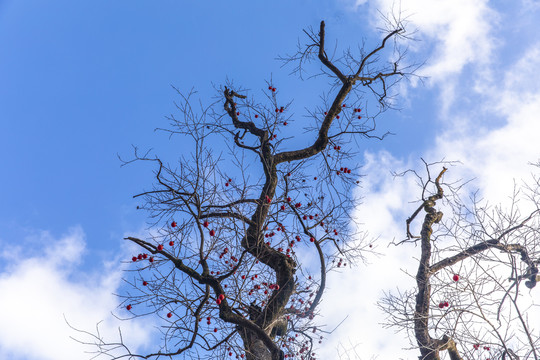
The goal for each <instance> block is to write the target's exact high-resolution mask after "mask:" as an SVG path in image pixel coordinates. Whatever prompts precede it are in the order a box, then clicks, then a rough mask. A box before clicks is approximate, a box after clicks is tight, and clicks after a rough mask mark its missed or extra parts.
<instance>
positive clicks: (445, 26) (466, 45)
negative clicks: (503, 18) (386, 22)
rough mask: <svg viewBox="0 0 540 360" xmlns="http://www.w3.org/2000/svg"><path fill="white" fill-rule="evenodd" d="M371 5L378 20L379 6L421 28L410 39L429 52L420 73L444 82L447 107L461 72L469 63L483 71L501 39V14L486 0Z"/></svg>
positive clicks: (388, 0)
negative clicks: (498, 32)
mask: <svg viewBox="0 0 540 360" xmlns="http://www.w3.org/2000/svg"><path fill="white" fill-rule="evenodd" d="M369 5H371V6H370V11H371V13H372V14H373V15H372V19H374V20H375V21H376V22H378V23H377V24H376V25H378V26H381V23H380V22H381V21H382V19H381V17H380V16H379V15H378V11H381V13H383V14H388V17H390V18H391V17H392V16H391V15H390V14H394V15H396V16H399V17H400V18H401V19H404V20H406V21H407V22H408V23H409V24H410V25H411V26H410V28H411V29H418V33H416V35H415V37H417V38H418V40H421V41H420V42H417V43H414V42H412V43H410V44H409V45H410V46H411V49H412V50H415V51H421V53H422V56H426V54H427V62H426V65H425V66H424V67H422V68H421V69H420V70H419V72H418V73H417V74H418V75H421V76H426V77H428V79H429V80H428V84H430V85H436V86H440V91H441V92H440V94H439V99H440V102H441V104H442V106H441V110H442V112H443V113H446V111H448V109H449V108H450V106H451V105H452V103H453V102H454V99H455V96H456V91H457V90H456V87H457V86H458V80H459V78H458V76H459V75H460V74H461V73H462V72H463V70H464V69H465V67H466V66H468V65H472V66H474V68H475V71H477V72H482V71H481V69H482V68H485V67H486V66H487V65H488V64H489V63H490V61H491V59H492V52H493V50H494V48H495V47H496V45H497V40H496V38H495V37H494V36H493V27H494V26H496V25H497V23H498V22H499V21H500V20H499V16H498V14H497V12H495V11H493V10H492V9H491V8H490V7H489V4H488V0H479V1H470V0H455V1H445V0H407V1H396V0H377V1H374V2H372V3H369ZM482 74H483V75H484V76H489V73H486V72H482ZM413 84H416V82H413Z"/></svg>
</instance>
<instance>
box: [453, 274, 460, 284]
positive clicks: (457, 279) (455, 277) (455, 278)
mask: <svg viewBox="0 0 540 360" xmlns="http://www.w3.org/2000/svg"><path fill="white" fill-rule="evenodd" d="M452 279H453V280H454V281H456V282H457V281H459V275H458V274H454V276H453V277H452Z"/></svg>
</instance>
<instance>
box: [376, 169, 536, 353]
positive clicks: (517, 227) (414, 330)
mask: <svg viewBox="0 0 540 360" xmlns="http://www.w3.org/2000/svg"><path fill="white" fill-rule="evenodd" d="M437 164H440V163H435V164H427V163H425V165H426V169H427V179H423V178H422V177H421V176H420V175H418V174H417V173H416V172H414V171H412V172H413V173H414V174H415V175H416V176H417V178H418V179H419V180H420V186H421V188H422V196H421V201H420V206H419V207H418V208H417V209H416V210H415V211H414V212H413V214H412V215H411V216H410V217H409V218H408V219H407V221H406V225H407V238H406V239H405V240H403V241H401V242H399V243H398V244H396V245H399V246H405V245H408V244H410V243H414V244H415V245H416V244H417V243H418V242H420V257H419V259H418V272H417V273H416V275H415V279H416V284H417V287H416V289H414V290H411V291H406V292H401V293H399V294H397V295H394V294H387V296H386V297H385V298H384V299H383V300H382V301H381V302H380V306H381V308H382V309H383V310H385V311H386V312H387V313H388V315H389V318H388V323H387V325H389V326H392V327H397V328H398V329H401V330H405V331H407V333H408V334H409V339H410V340H411V343H414V342H415V343H416V345H417V347H418V349H419V350H420V354H421V356H420V359H423V360H436V359H440V358H441V353H445V352H447V353H448V356H449V357H450V359H452V360H458V359H538V356H539V354H540V351H539V348H540V333H539V332H538V328H537V327H536V328H535V327H534V326H532V324H531V323H530V322H529V319H528V316H527V309H528V308H530V306H532V302H531V298H530V296H524V294H523V293H524V291H525V292H530V291H533V289H534V288H535V286H536V282H537V281H539V280H540V279H539V278H538V265H539V264H540V237H539V235H540V232H539V230H540V227H539V225H540V224H539V221H540V178H535V179H534V186H526V187H524V188H522V189H520V190H517V189H515V191H514V195H513V198H512V199H511V205H510V207H509V208H508V210H507V209H505V208H503V207H502V206H498V207H495V208H491V207H488V206H481V205H480V204H481V201H480V200H479V199H477V198H476V196H473V197H472V199H471V203H472V208H471V207H468V206H466V205H465V202H464V201H462V200H461V199H460V197H459V192H460V191H459V190H460V189H461V186H456V184H455V183H454V184H449V183H443V181H442V179H443V175H444V174H445V172H446V171H447V168H445V167H443V168H442V170H441V171H440V172H439V174H438V175H437V177H436V178H435V179H433V178H432V177H431V175H430V169H431V168H433V167H434V166H435V165H437ZM446 166H448V165H446ZM405 173H407V172H405ZM405 173H403V174H400V175H404V174H405ZM432 188H433V190H434V192H432V193H429V191H430V190H431V189H432ZM433 190H431V191H433ZM523 198H524V199H523ZM520 200H521V202H520ZM524 200H525V201H527V202H528V204H527V203H526V202H524ZM438 202H442V205H440V206H439V207H441V206H444V207H446V208H448V211H450V215H446V216H444V215H443V212H442V211H440V210H437V209H436V205H438ZM518 203H519V206H518ZM422 210H423V211H424V212H425V216H424V221H423V222H422V226H421V230H420V235H419V236H415V235H413V234H412V233H411V230H410V225H411V223H412V222H413V221H414V219H415V218H416V217H417V216H418V215H419V214H420V213H421V212H422ZM520 210H521V211H520ZM522 212H525V213H524V214H522ZM443 217H446V218H448V219H447V220H446V221H443ZM523 282H524V284H525V288H523V286H522V283H523ZM535 290H536V289H535ZM529 295H530V294H529ZM534 323H535V322H534V320H533V324H534ZM537 324H538V322H537V321H536V325H537Z"/></svg>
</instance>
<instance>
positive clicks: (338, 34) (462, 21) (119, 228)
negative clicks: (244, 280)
mask: <svg viewBox="0 0 540 360" xmlns="http://www.w3.org/2000/svg"><path fill="white" fill-rule="evenodd" d="M391 6H392V1H387V0H376V1H357V2H355V1H349V0H338V1H330V0H328V1H307V0H300V1H295V2H288V1H274V2H272V3H271V5H269V3H266V2H257V1H236V2H217V1H208V2H180V1H160V2H142V1H114V2H110V1H83V0H80V1H48V2H45V1H9V0H4V1H0V153H1V154H3V157H2V160H0V166H1V168H2V173H1V179H2V180H1V184H2V186H0V198H1V199H2V200H1V203H0V248H1V249H2V250H0V258H2V262H1V265H0V271H1V273H0V284H1V285H2V286H1V287H2V288H4V289H6V290H7V291H0V303H2V302H4V301H5V303H6V304H9V305H10V306H14V307H16V311H10V312H9V314H8V313H7V312H6V311H5V309H6V306H0V321H1V322H2V323H6V322H7V323H8V324H10V326H7V327H3V328H4V329H6V328H8V327H10V328H12V329H14V330H13V331H11V333H10V334H4V333H3V330H0V357H3V358H7V357H6V356H7V355H6V354H9V358H11V359H15V360H17V359H31V360H33V359H60V358H59V357H58V354H56V353H55V350H56V349H57V348H56V349H55V346H58V345H60V346H62V348H65V349H66V355H65V356H66V357H65V359H73V358H81V359H82V358H83V355H82V350H81V348H80V347H79V346H76V344H72V343H71V342H70V340H69V339H67V340H66V336H65V335H66V334H69V332H68V331H67V330H65V329H64V328H65V324H64V322H63V319H62V318H61V314H66V316H68V318H73V319H74V321H78V323H79V324H81V326H82V327H86V328H88V329H90V328H91V327H92V326H93V324H95V323H97V322H98V321H100V320H104V319H106V321H105V324H106V327H109V330H110V331H111V332H112V331H114V328H115V326H117V323H115V322H114V320H113V319H111V318H110V311H112V310H114V309H115V307H116V305H117V303H118V300H117V299H116V298H114V297H113V296H112V295H110V294H111V293H112V292H115V291H116V290H117V289H118V288H119V286H120V284H121V282H120V280H119V279H120V277H121V271H120V270H121V269H122V266H121V264H120V261H121V260H122V259H126V258H129V257H128V254H130V251H131V250H130V248H129V246H128V245H127V244H125V243H124V241H123V240H122V238H123V237H124V236H125V235H127V234H131V235H133V234H135V235H136V234H141V236H143V234H144V229H145V226H146V224H145V214H143V213H140V212H137V211H136V210H135V207H136V205H137V202H136V201H135V200H133V199H132V196H133V195H134V194H136V193H138V192H141V191H142V190H143V189H145V188H148V187H149V186H150V184H151V181H152V175H151V171H150V170H151V169H150V168H149V167H146V166H141V165H133V166H127V167H122V168H121V167H120V161H119V160H118V158H117V154H119V155H121V156H122V157H125V158H129V157H130V156H131V155H132V148H131V145H132V144H134V145H137V146H139V147H140V148H141V149H149V148H153V149H154V152H155V153H158V154H160V155H163V156H164V157H166V158H168V159H171V160H172V159H174V158H175V157H176V156H177V155H180V154H181V153H182V152H185V151H186V150H187V149H185V147H183V145H182V143H181V142H175V141H174V140H173V141H169V140H168V137H167V135H165V134H163V133H159V132H154V129H155V128H156V127H165V126H166V125H167V121H166V119H165V116H167V115H169V114H171V113H174V112H175V108H174V103H173V102H174V101H175V100H176V101H177V100H179V99H178V96H177V95H176V93H175V91H174V90H173V89H172V88H171V85H174V86H176V87H178V88H179V89H180V90H182V91H189V90H190V89H191V88H193V87H194V88H195V89H196V90H198V91H199V96H200V98H201V99H202V100H203V101H205V102H206V103H207V104H208V103H210V102H211V101H213V96H215V92H214V90H213V84H215V85H221V84H223V83H225V81H226V80H227V79H231V80H234V82H235V84H238V85H240V86H242V87H244V88H247V89H250V90H251V91H252V92H253V93H254V94H255V95H257V94H259V95H257V96H260V94H261V90H262V89H264V87H265V84H266V82H265V81H267V80H269V79H270V77H272V79H273V81H274V83H275V84H277V85H278V87H279V89H280V96H281V97H282V98H283V99H287V100H294V106H295V113H296V114H298V116H301V114H302V111H303V108H304V107H308V108H313V107H316V106H318V105H320V101H319V98H318V96H319V94H320V90H321V88H323V87H324V81H312V82H301V81H299V80H298V79H297V78H295V77H294V76H290V75H289V73H290V70H291V68H290V67H285V68H281V63H280V62H279V61H277V60H276V57H278V56H279V55H285V54H287V53H292V52H294V50H295V47H296V44H297V40H298V39H303V37H302V36H303V33H302V29H304V28H307V27H309V26H313V27H317V26H318V23H319V21H320V20H323V19H324V20H325V21H326V26H327V32H328V36H329V38H330V39H332V41H334V40H335V39H336V38H337V39H338V47H339V48H344V47H348V46H351V47H355V46H356V45H357V44H360V43H361V42H362V40H363V39H365V40H366V42H367V43H368V44H373V43H375V42H376V41H377V40H378V39H379V38H380V34H379V33H378V32H377V31H374V29H375V28H376V27H377V26H380V25H381V23H380V17H379V16H378V15H377V10H380V11H381V12H383V13H387V12H388V11H389V9H390V8H391ZM401 6H402V9H403V14H404V15H406V16H408V19H409V22H410V26H411V29H413V28H416V29H418V32H417V34H416V37H417V38H418V39H419V40H420V41H418V42H414V43H411V44H410V59H411V61H413V62H414V61H424V60H425V61H426V65H425V66H424V67H423V68H422V70H421V72H420V74H421V75H424V76H426V77H427V78H426V80H425V81H424V82H423V83H420V82H418V81H412V82H403V83H401V85H400V86H401V87H400V90H401V91H400V92H401V94H402V96H401V97H400V98H398V99H397V100H398V106H399V107H400V108H401V111H390V112H388V113H386V114H385V115H384V116H383V117H381V118H380V119H379V122H378V128H379V129H381V133H383V132H384V131H386V130H389V131H392V132H393V133H395V134H396V135H394V136H392V137H389V138H387V139H385V140H384V141H383V142H378V141H375V140H371V141H363V142H362V143H361V146H362V148H361V149H359V152H360V154H359V156H358V158H357V159H356V160H357V162H358V163H361V164H365V166H366V167H365V169H364V170H363V171H362V172H363V173H364V174H368V176H367V177H366V178H365V183H364V187H363V191H365V192H364V193H363V194H362V195H364V196H366V198H365V201H364V204H365V205H364V206H365V207H364V209H369V210H370V211H367V212H363V211H365V210H362V209H358V213H359V215H358V216H359V217H360V218H362V219H363V222H364V223H365V224H366V229H367V230H368V231H369V233H370V234H372V235H374V236H377V235H380V240H379V241H380V242H381V244H383V245H381V246H382V248H386V244H387V243H388V242H389V241H391V240H392V238H394V237H400V236H401V235H402V233H403V229H402V224H403V221H404V219H405V218H406V217H407V216H408V215H409V213H408V211H409V209H402V208H400V205H402V204H404V203H406V202H408V201H411V200H414V199H412V198H410V194H411V193H413V191H414V190H412V189H413V188H411V186H412V184H401V185H396V183H395V182H392V178H391V176H390V175H389V172H390V171H391V170H395V171H399V170H404V169H407V168H411V167H412V168H419V166H420V162H419V158H420V156H424V157H426V158H427V159H428V160H430V161H435V160H440V159H442V158H443V157H446V158H447V159H456V160H462V161H463V165H462V166H461V167H460V168H459V169H456V170H455V171H454V174H456V175H455V176H456V178H459V177H463V178H470V177H477V178H478V181H477V182H476V183H475V186H476V187H477V188H479V189H480V190H481V192H482V194H485V195H486V196H489V198H490V199H493V201H491V202H495V201H504V199H505V195H506V194H508V193H509V192H510V191H511V185H512V179H513V178H516V179H521V178H527V176H528V174H529V173H530V172H531V171H532V169H531V168H530V166H528V165H527V162H529V161H530V162H535V161H537V160H538V157H539V154H538V147H537V145H536V143H537V139H536V136H537V134H538V130H540V126H539V124H540V122H539V121H538V118H537V114H538V113H539V112H538V110H539V109H540V86H539V85H538V83H540V82H538V74H537V72H536V71H535V70H536V69H537V68H538V65H540V64H538V62H539V60H538V59H540V56H537V55H540V41H539V39H538V37H537V35H536V34H537V33H538V31H539V30H540V29H539V25H537V24H535V21H534V20H535V19H537V18H538V16H539V15H540V5H539V3H538V2H537V1H532V0H523V1H515V2H512V3H511V5H509V2H503V1H486V0H482V1H474V2H471V1H466V0H457V1H452V2H448V1H442V0H440V1H435V0H432V1H428V0H424V1H422V0H410V1H406V0H403V1H402V3H401ZM324 90H326V89H324ZM383 195H384V196H383ZM381 199H382V200H381ZM374 208H377V209H379V211H378V212H374V211H372V209H374ZM375 214H376V215H375ZM388 214H390V215H388ZM386 215H388V216H389V217H386ZM389 218H390V219H391V221H389V220H388V219H389ZM385 252H386V251H385ZM392 256H396V257H397V258H399V257H400V255H399V254H394V253H392V252H391V251H388V252H387V253H386V255H385V256H383V257H381V258H373V259H370V261H371V262H372V263H374V265H373V266H371V267H361V268H359V269H357V270H354V271H353V270H351V272H350V273H349V275H342V276H341V278H336V279H335V281H336V284H342V283H340V281H343V284H345V283H346V281H347V279H349V280H350V279H351V278H352V277H354V278H356V279H357V278H358V273H357V272H363V274H366V275H363V276H362V278H363V279H364V281H366V282H365V283H359V285H358V287H359V288H361V289H365V288H366V287H368V288H371V287H376V290H374V291H373V292H374V295H373V297H369V298H366V299H364V301H365V304H367V305H370V304H371V305H372V304H373V302H374V301H376V296H378V295H379V294H380V291H381V290H383V289H385V287H386V288H394V287H395V286H396V284H397V282H393V281H392V280H394V279H395V278H394V276H388V278H389V280H388V281H387V282H385V283H384V284H381V283H374V282H370V281H369V279H370V275H369V274H370V273H369V271H372V272H373V273H375V272H377V271H382V270H381V269H382V267H384V264H387V262H388V261H395V258H392ZM408 258H409V259H410V257H408ZM402 260H407V259H402ZM400 264H401V265H402V266H404V267H406V266H408V265H407V263H406V261H402V262H400ZM409 265H410V261H409ZM412 266H413V267H414V263H412ZM340 279H341V280H340ZM44 283H47V284H50V287H44V288H43V289H42V291H37V289H38V288H39V286H38V285H43V284H44ZM340 288H341V286H340V285H335V286H333V287H331V291H330V292H329V294H328V296H329V300H328V301H327V302H326V303H325V304H327V305H325V306H326V307H323V309H322V311H323V312H324V311H325V310H327V313H326V314H327V316H328V318H329V319H331V318H332V317H333V316H334V315H335V316H338V315H336V314H334V313H333V312H332V309H335V308H340V309H343V308H344V307H345V306H346V304H341V303H340V299H342V298H343V296H342V294H340V293H339V289H340ZM32 289H36V290H34V291H33V290H32ZM6 293H9V294H11V295H5V294H6ZM16 294H17V297H15V295H16ZM18 294H21V296H18ZM55 294H56V297H55ZM59 299H62V301H60V300H59ZM349 303H350V302H349ZM96 304H97V305H96ZM338 304H339V306H337V305H338ZM88 307H92V310H91V311H89V310H88ZM363 308H365V309H369V306H366V307H363ZM1 309H4V311H3V310H1ZM366 311H367V312H369V313H370V314H369V316H368V315H366V314H363V315H362V311H360V310H358V312H355V310H354V309H350V310H349V313H350V314H351V319H353V320H351V321H349V323H350V324H354V323H355V321H356V320H354V319H356V318H355V314H357V316H366V319H368V320H369V321H373V323H374V324H376V323H377V321H378V318H377V317H376V316H375V315H371V313H372V311H371V310H366ZM44 313H46V314H48V315H47V316H44V315H43V314H44ZM14 314H15V315H16V314H20V317H17V316H15V315H14ZM59 320H60V321H59ZM30 321H32V322H37V323H41V321H43V322H45V321H47V323H48V324H54V326H53V327H54V328H55V329H57V331H56V332H55V333H56V334H58V335H57V336H54V335H52V334H47V335H46V336H42V337H41V339H42V341H38V343H37V344H36V346H35V349H29V348H28V346H27V344H25V341H24V334H25V331H24V330H23V325H24V326H26V324H28V322H30ZM328 321H329V323H331V321H330V320H328ZM366 321H367V320H366ZM122 326H126V327H127V330H126V331H127V332H131V333H132V334H133V338H134V339H136V340H140V341H141V342H144V341H143V340H142V339H145V338H146V335H147V333H146V331H148V330H146V329H145V326H144V324H143V323H141V322H134V323H133V324H127V323H122ZM351 326H352V325H351ZM38 328H39V326H38ZM370 328H371V326H366V327H365V329H368V330H369V329H370ZM19 329H21V330H19ZM342 329H343V330H340V331H343V333H339V332H336V335H335V338H334V339H333V340H330V343H329V344H331V345H328V346H327V349H325V350H324V351H329V352H328V353H327V354H331V353H332V351H333V352H334V354H335V352H336V350H335V348H336V347H337V346H340V345H337V344H339V341H340V340H339V339H343V334H344V333H354V329H351V327H350V326H348V325H347V323H345V325H344V326H343V327H342ZM356 330H358V331H359V333H358V335H357V336H356V337H354V339H353V340H351V342H352V343H356V342H357V341H356V340H355V339H358V338H362V339H365V338H366V337H367V336H371V338H369V341H368V340H365V341H362V346H364V348H363V350H362V351H361V353H362V354H369V355H368V357H364V358H370V357H369V356H371V355H377V354H379V355H380V356H381V358H385V357H384V355H385V354H386V355H387V356H390V354H393V355H395V354H401V352H400V350H399V348H400V346H401V344H405V345H403V346H406V344H407V343H406V342H399V341H398V340H396V344H393V346H388V344H385V343H384V341H383V340H381V339H385V338H386V337H387V336H388V335H387V333H381V334H375V335H374V334H367V333H365V331H364V332H362V329H356ZM340 334H341V335H340ZM385 334H386V335H385ZM377 336H378V338H377ZM134 341H135V340H134ZM346 342H347V341H346ZM51 344H52V345H51ZM374 344H380V346H379V345H374ZM398 344H399V345H398ZM345 346H346V345H345ZM396 349H397V350H396ZM328 356H330V355H328ZM413 357H414V356H411V357H410V358H413Z"/></svg>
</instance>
